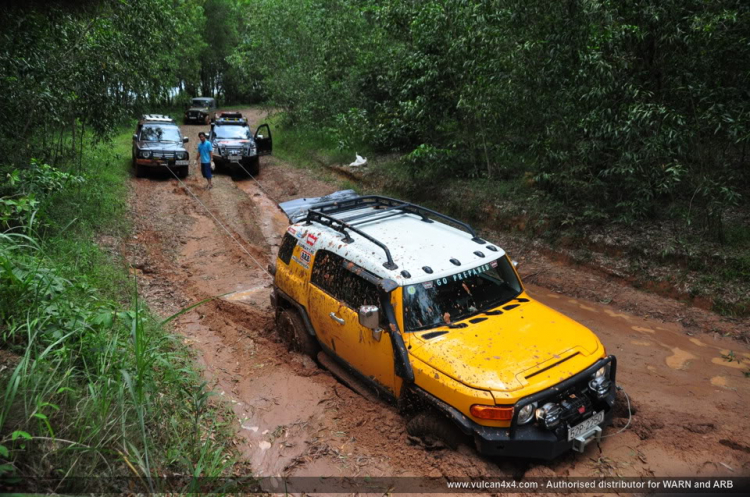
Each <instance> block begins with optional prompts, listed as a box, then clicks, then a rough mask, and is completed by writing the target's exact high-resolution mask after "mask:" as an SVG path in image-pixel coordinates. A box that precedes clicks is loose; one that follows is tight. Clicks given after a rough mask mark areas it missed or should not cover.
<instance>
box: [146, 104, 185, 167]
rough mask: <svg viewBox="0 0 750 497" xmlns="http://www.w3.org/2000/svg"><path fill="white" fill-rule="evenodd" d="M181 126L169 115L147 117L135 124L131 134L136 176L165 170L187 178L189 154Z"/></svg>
mask: <svg viewBox="0 0 750 497" xmlns="http://www.w3.org/2000/svg"><path fill="white" fill-rule="evenodd" d="M187 142H188V137H187V136H185V137H183V136H182V132H181V131H180V127H179V126H177V123H176V122H175V121H174V119H172V118H171V117H169V116H163V115H160V114H147V115H144V116H142V117H141V119H140V120H139V121H138V126H137V127H136V129H135V134H133V167H134V168H135V175H136V176H138V177H141V176H145V175H146V172H147V171H148V170H150V169H162V168H168V169H169V170H170V171H174V172H175V173H176V174H177V175H178V176H179V177H180V178H185V177H187V175H188V168H189V165H190V154H189V153H188V151H187V150H185V147H184V144H185V143H187Z"/></svg>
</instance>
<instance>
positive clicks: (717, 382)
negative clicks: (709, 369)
mask: <svg viewBox="0 0 750 497" xmlns="http://www.w3.org/2000/svg"><path fill="white" fill-rule="evenodd" d="M711 384H712V385H713V386H715V387H724V388H726V386H727V379H726V378H725V377H723V376H714V377H713V378H711Z"/></svg>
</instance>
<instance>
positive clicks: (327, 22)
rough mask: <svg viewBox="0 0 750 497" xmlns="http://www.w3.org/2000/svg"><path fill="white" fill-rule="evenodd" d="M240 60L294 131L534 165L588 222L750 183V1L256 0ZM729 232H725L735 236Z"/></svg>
mask: <svg viewBox="0 0 750 497" xmlns="http://www.w3.org/2000/svg"><path fill="white" fill-rule="evenodd" d="M244 8H245V11H246V17H245V19H246V22H247V24H246V27H245V29H246V35H245V36H244V37H243V40H244V41H243V44H242V46H241V47H240V49H239V50H238V51H237V54H236V55H235V56H234V57H232V58H231V61H232V64H233V65H234V66H235V67H237V68H238V70H239V71H242V70H245V71H247V70H249V69H250V68H254V69H255V70H257V71H260V73H261V75H262V83H263V87H264V89H265V90H266V91H267V93H268V95H269V97H270V98H271V99H272V101H273V102H274V103H275V104H276V105H278V106H280V107H281V108H283V109H284V110H285V111H286V112H287V115H288V118H289V119H290V121H291V122H293V123H302V124H309V125H315V126H324V127H326V128H328V129H329V130H330V132H331V133H335V134H336V136H338V138H339V140H340V142H341V146H342V147H345V146H347V145H348V144H349V143H351V142H353V141H356V142H362V141H364V142H366V143H368V144H370V145H372V146H373V147H375V148H376V149H377V150H381V151H392V150H396V151H400V152H402V153H405V154H407V155H406V159H405V160H404V161H403V164H404V167H408V168H410V169H411V170H412V172H413V176H414V178H415V180H428V179H430V178H443V179H444V178H453V177H464V178H465V177H485V178H490V179H495V178H497V179H512V178H514V177H519V176H521V175H526V176H527V177H529V176H530V179H531V181H533V182H534V184H535V185H536V186H537V187H539V188H541V189H542V190H543V191H545V192H547V193H548V194H550V195H551V196H552V197H553V198H554V199H557V200H559V201H561V202H562V203H563V204H564V205H566V206H567V207H568V208H570V209H571V210H573V211H575V212H578V213H579V214H580V215H581V216H582V217H585V218H587V219H589V220H605V219H618V220H624V221H634V220H637V219H641V218H644V217H652V216H655V215H657V213H658V211H659V210H660V209H661V208H663V207H664V206H666V205H673V204H677V205H685V206H689V207H686V208H689V209H692V210H693V213H695V212H700V216H697V217H696V220H700V221H702V222H704V223H706V225H707V226H711V227H712V229H717V230H720V227H721V216H722V213H723V212H724V210H725V209H726V208H728V207H731V206H736V205H738V204H740V203H741V202H744V201H745V200H744V199H745V198H746V197H743V194H746V193H747V191H746V190H744V191H743V188H744V186H743V185H747V184H748V183H750V181H749V180H750V173H748V157H747V156H748V141H749V140H750V66H749V65H748V64H747V60H748V59H749V57H750V4H748V2H743V1H740V0H717V1H705V0H625V1H597V0H566V1H560V2H549V1H539V0H523V1H519V0H474V1H465V0H442V1H402V0H370V1H366V0H283V1H280V0H256V1H251V2H246V4H245V6H244ZM719 235H720V233H719Z"/></svg>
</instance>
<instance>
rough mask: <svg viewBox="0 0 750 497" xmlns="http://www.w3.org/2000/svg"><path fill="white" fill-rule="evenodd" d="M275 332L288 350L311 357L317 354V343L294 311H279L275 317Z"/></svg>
mask: <svg viewBox="0 0 750 497" xmlns="http://www.w3.org/2000/svg"><path fill="white" fill-rule="evenodd" d="M276 332H277V333H278V334H279V337H281V339H282V340H283V341H284V343H286V344H287V346H288V347H289V350H293V351H295V352H299V353H300V354H305V355H308V356H310V357H312V358H313V359H315V357H316V356H317V355H318V350H319V347H318V343H317V342H316V341H315V338H314V337H313V336H311V335H310V334H309V333H308V332H307V329H306V328H305V324H304V323H303V322H302V318H300V316H299V314H297V313H296V312H294V311H292V310H289V309H283V310H282V311H281V312H279V314H278V316H277V317H276Z"/></svg>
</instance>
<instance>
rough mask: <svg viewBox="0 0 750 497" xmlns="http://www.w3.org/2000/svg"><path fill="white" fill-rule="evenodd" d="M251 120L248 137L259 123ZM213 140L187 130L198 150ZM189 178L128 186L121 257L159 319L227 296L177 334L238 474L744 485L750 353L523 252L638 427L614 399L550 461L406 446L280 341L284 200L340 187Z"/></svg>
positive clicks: (269, 168)
mask: <svg viewBox="0 0 750 497" xmlns="http://www.w3.org/2000/svg"><path fill="white" fill-rule="evenodd" d="M243 113H244V114H245V115H247V116H249V118H250V121H251V123H254V125H257V124H259V123H260V122H262V121H261V119H262V118H263V117H264V115H265V114H264V112H263V111H260V110H258V109H247V110H245V111H243ZM204 129H205V127H204V126H184V127H183V131H184V132H185V134H186V135H187V136H189V137H190V145H191V146H194V144H195V143H197V134H198V131H201V130H204ZM191 154H192V155H193V156H194V155H195V152H194V151H192V150H191ZM190 169H191V170H190V175H189V177H188V178H187V179H186V180H184V181H185V186H186V187H187V189H189V191H188V190H187V189H186V188H184V187H183V186H181V185H180V183H178V181H177V180H176V179H175V178H174V177H172V176H169V175H167V176H163V177H155V176H153V177H147V178H138V179H136V178H133V179H132V194H131V209H132V216H133V219H134V222H135V225H136V230H135V236H134V237H133V239H132V240H130V242H129V243H128V244H127V246H126V247H124V248H123V249H124V252H125V253H126V254H127V257H128V258H129V261H130V263H131V265H132V266H133V268H134V272H136V273H137V274H138V278H139V282H140V288H141V290H142V292H143V295H144V296H145V298H146V299H147V301H148V303H149V305H150V306H151V308H152V309H153V310H154V311H155V312H157V313H158V314H161V315H164V316H167V315H170V314H172V313H174V312H177V311H179V310H180V309H182V308H184V307H187V306H188V305H190V304H192V303H195V302H198V301H200V300H203V299H205V298H207V297H212V296H218V295H224V294H227V295H225V296H223V297H221V298H217V299H216V300H213V301H211V302H209V303H207V304H204V305H202V306H200V307H198V308H196V309H194V310H192V311H191V312H188V313H186V314H184V315H182V316H181V317H180V318H178V319H177V320H176V322H175V324H174V332H175V333H177V334H179V335H180V336H182V337H183V341H184V343H186V344H188V345H190V346H191V347H193V348H194V349H195V351H196V353H197V357H198V360H199V362H200V365H201V366H202V367H203V370H204V375H205V377H206V379H207V380H208V381H209V384H210V385H211V387H212V388H213V389H214V390H215V391H216V392H218V394H219V396H220V398H221V399H224V400H225V401H226V402H227V403H229V404H230V405H231V408H232V411H233V413H234V416H235V417H236V420H235V421H234V424H235V426H236V428H237V430H238V431H237V433H238V449H239V451H240V454H241V457H242V462H243V464H244V465H242V466H238V468H240V467H241V468H247V467H249V468H250V471H252V473H253V474H255V475H259V476H272V475H289V476H291V475H294V476H398V475H425V476H448V477H462V476H464V477H466V476H468V477H478V476H519V475H520V474H524V473H525V475H526V476H527V477H532V476H554V475H559V476H608V475H613V476H614V475H620V476H652V475H653V476H687V475H697V476H714V475H726V476H741V475H742V476H748V475H750V439H748V437H747V435H746V434H747V433H750V418H749V417H748V412H749V411H750V409H748V408H749V407H750V402H749V401H748V398H749V397H748V393H749V392H750V378H748V377H746V376H745V374H744V373H745V372H747V371H748V370H750V351H749V350H748V348H747V346H745V345H744V344H742V343H739V342H737V341H736V340H731V339H728V338H723V337H722V336H721V335H720V334H718V333H712V332H711V326H710V325H705V326H703V325H701V326H699V325H697V324H695V323H711V322H712V320H715V321H716V322H719V321H720V319H719V318H718V317H715V316H714V315H712V314H710V313H707V312H706V311H702V310H700V309H695V308H688V307H686V306H685V305H684V304H681V303H678V302H675V301H671V300H669V299H665V298H661V297H656V296H654V295H651V294H647V293H643V292H640V291H637V290H634V289H632V288H629V287H625V286H623V285H621V284H615V283H612V282H610V281H608V280H607V278H606V277H605V276H602V275H596V274H591V273H587V272H584V271H580V270H576V269H574V268H572V267H570V266H568V265H566V264H564V263H562V262H559V261H553V260H550V259H548V258H546V257H545V256H544V255H543V254H539V253H533V252H528V253H520V251H522V250H523V247H520V246H514V247H508V248H509V251H510V252H511V254H512V255H513V256H515V258H517V259H519V260H521V262H522V264H521V266H520V269H521V274H522V276H526V279H525V281H526V284H527V288H528V290H529V292H530V293H531V294H532V295H533V296H534V297H536V298H538V299H539V300H540V301H542V302H543V303H545V304H547V305H549V306H551V307H553V308H555V309H557V310H559V311H561V312H562V313H564V314H566V315H568V316H570V317H571V318H573V319H575V320H577V321H579V322H581V323H583V324H584V325H586V326H588V327H589V328H591V329H592V330H593V331H594V332H595V333H596V334H597V335H598V336H599V337H600V338H601V340H602V341H603V342H604V344H605V346H606V347H607V350H608V351H609V352H610V353H613V354H615V355H617V357H618V364H619V366H618V383H620V384H621V385H622V386H623V388H624V390H625V392H627V394H628V395H629V396H630V399H631V401H632V403H633V406H634V408H635V414H634V415H633V419H632V423H631V425H630V427H629V428H628V429H627V430H626V431H624V432H623V433H618V431H619V430H620V428H622V427H623V426H624V425H625V424H626V422H627V409H626V408H625V402H624V401H623V400H624V399H621V402H620V408H619V409H618V414H617V416H618V417H617V418H616V419H615V425H614V427H611V428H608V429H607V430H606V431H605V435H606V436H607V438H605V439H604V440H603V441H602V443H601V444H600V446H596V445H594V446H589V447H588V448H587V450H586V452H585V453H584V454H576V453H570V454H567V455H565V456H563V457H560V458H558V459H557V460H554V461H552V462H547V463H537V462H534V463H525V462H518V461H513V460H506V459H493V458H485V457H482V456H479V455H477V453H476V452H475V451H474V449H472V448H469V447H462V448H460V449H459V450H458V451H450V450H425V448H424V447H422V446H420V445H414V444H412V443H410V441H409V439H408V437H407V434H406V431H405V428H404V425H405V420H404V419H403V418H402V417H401V416H400V415H399V414H398V413H397V411H396V410H395V409H394V408H392V407H389V406H384V405H381V404H373V403H370V402H368V401H366V400H365V399H364V398H362V397H361V396H359V395H357V394H356V393H354V392H352V391H351V390H350V389H348V388H347V387H345V386H344V385H343V384H341V383H339V382H338V381H337V380H336V379H334V378H333V377H332V376H331V375H330V374H329V373H327V372H326V371H324V370H321V369H320V368H319V367H318V366H317V365H316V364H315V363H314V362H313V361H311V360H310V359H308V358H305V357H302V356H299V355H295V354H290V353H288V352H287V351H286V348H285V347H284V346H283V345H282V344H281V343H279V341H278V340H277V337H276V334H275V330H274V323H273V312H272V309H271V308H270V302H269V295H270V284H271V277H270V275H269V274H268V273H267V272H266V269H265V268H266V267H267V265H268V263H269V262H271V261H272V259H273V257H274V254H275V252H276V249H277V246H278V243H279V240H280V235H282V234H283V232H284V230H285V226H286V218H285V217H284V216H283V215H282V214H281V213H280V212H279V210H278V209H277V208H276V206H275V202H277V201H284V200H288V199H290V198H296V197H299V196H318V195H322V194H325V193H329V192H332V191H335V190H337V189H339V187H338V186H337V185H333V184H330V183H326V182H322V181H319V180H317V179H316V178H314V177H312V175H311V173H309V172H307V171H305V170H301V169H297V168H294V167H291V166H290V165H288V164H284V163H282V162H281V161H279V160H278V159H276V158H274V157H266V158H263V159H262V160H261V173H260V175H259V177H258V178H257V182H256V181H254V180H252V179H233V178H231V177H229V176H226V175H217V176H216V177H215V178H214V188H213V189H211V190H204V189H203V186H204V184H205V181H204V180H203V179H202V178H201V177H200V172H199V170H198V168H197V167H196V166H195V164H192V165H191V168H190ZM190 192H192V193H190ZM193 195H195V197H194V196H193ZM501 245H502V243H501ZM513 250H515V251H517V252H515V253H514V252H513ZM743 325H744V324H743V323H741V322H738V323H737V324H736V326H743ZM722 326H728V324H727V323H725V322H723V321H722ZM730 351H731V354H730ZM727 357H731V358H732V359H733V360H727Z"/></svg>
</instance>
